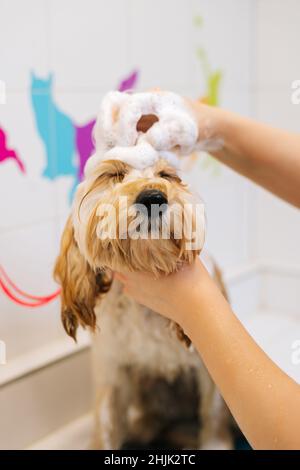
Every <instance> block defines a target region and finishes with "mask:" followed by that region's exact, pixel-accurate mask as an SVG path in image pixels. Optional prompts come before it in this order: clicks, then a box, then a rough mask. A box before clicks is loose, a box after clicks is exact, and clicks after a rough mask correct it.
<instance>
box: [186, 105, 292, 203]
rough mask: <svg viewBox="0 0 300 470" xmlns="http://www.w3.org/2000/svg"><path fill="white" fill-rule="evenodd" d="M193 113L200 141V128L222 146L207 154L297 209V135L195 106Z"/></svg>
mask: <svg viewBox="0 0 300 470" xmlns="http://www.w3.org/2000/svg"><path fill="white" fill-rule="evenodd" d="M194 110H195V112H196V115H197V118H198V124H199V133H200V139H201V132H202V129H203V128H204V129H205V131H204V132H205V135H204V136H203V137H204V138H210V139H211V138H212V139H216V140H218V141H220V143H221V145H222V146H221V148H219V149H218V150H216V151H212V152H211V153H212V154H213V155H214V156H215V157H216V158H217V159H218V160H220V161H221V162H222V163H224V164H226V165H228V166H229V167H231V168H233V169H234V170H235V171H237V172H239V173H240V174H242V175H244V176H246V177H248V178H250V179H252V180H253V181H254V182H256V183H258V184H260V185H261V186H263V187H265V188H266V189H268V190H269V191H271V192H273V193H274V194H276V195H278V196H279V197H282V198H283V199H285V200H286V201H288V202H290V203H291V204H294V205H295V206H297V207H300V135H298V134H293V133H289V132H285V131H283V130H279V129H274V128H272V127H270V126H267V125H265V124H261V123H259V122H256V121H253V120H251V119H247V118H244V117H241V116H239V115H237V114H235V113H232V112H229V111H225V110H223V109H220V108H212V107H209V106H206V105H203V104H199V103H195V104H194Z"/></svg>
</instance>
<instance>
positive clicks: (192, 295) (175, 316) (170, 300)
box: [115, 259, 216, 328]
mask: <svg viewBox="0 0 300 470" xmlns="http://www.w3.org/2000/svg"><path fill="white" fill-rule="evenodd" d="M115 278H116V279H118V280H119V281H121V283H122V284H123V286H124V293H125V294H126V295H128V296H130V297H132V298H133V299H135V300H136V301H137V302H138V303H140V304H142V305H145V306H146V307H148V308H150V309H151V310H153V311H155V312H157V313H160V314H161V315H163V316H165V317H167V318H169V319H171V320H173V321H175V322H176V323H179V324H180V325H181V326H182V327H183V328H184V327H185V326H187V327H188V324H189V321H188V320H189V318H188V317H189V313H190V312H192V311H195V308H196V309H197V310H199V309H200V310H201V303H202V301H201V299H202V297H203V295H204V296H205V295H208V292H210V287H211V286H212V285H213V286H214V287H215V285H214V282H213V280H212V279H211V278H210V276H209V274H208V272H207V271H206V269H205V268H204V266H203V265H202V263H201V261H200V260H199V259H197V260H196V261H195V262H194V263H193V264H191V265H184V266H182V268H181V269H180V270H179V271H178V272H176V273H173V274H170V275H168V276H164V275H161V276H160V277H159V278H155V277H154V276H153V275H151V274H148V273H141V272H122V273H115ZM215 288H216V287H215Z"/></svg>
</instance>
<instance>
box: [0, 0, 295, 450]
mask: <svg viewBox="0 0 300 470" xmlns="http://www.w3.org/2000/svg"><path fill="white" fill-rule="evenodd" d="M16 11H17V12H18V14H17V15H16ZM0 15H1V19H2V21H1V29H0V79H2V80H5V82H6V85H7V104H6V105H0V127H3V128H5V130H6V131H7V134H8V135H9V144H10V145H9V146H10V147H13V148H16V149H17V150H18V152H19V153H20V155H21V156H22V159H23V160H24V162H25V164H26V167H27V170H28V171H27V175H26V176H25V177H24V176H23V175H21V174H20V172H19V171H18V169H17V167H16V166H15V165H14V164H13V162H6V163H4V164H0V190H1V199H0V211H1V212H0V213H1V218H0V255H1V259H0V262H1V264H3V265H4V267H5V268H6V269H7V271H8V272H9V274H10V275H11V277H12V278H13V280H14V281H15V282H16V283H17V284H18V285H19V286H20V287H21V288H23V289H24V290H27V291H28V292H32V293H36V294H38V295H39V294H40V295H42V294H48V293H49V292H52V291H53V290H54V289H55V288H56V286H55V284H54V282H53V281H52V278H51V270H52V267H53V262H54V259H55V256H56V254H57V252H58V245H59V237H60V233H61V230H62V227H63V224H64V221H65V218H66V216H67V213H68V211H69V205H68V199H67V196H68V192H69V189H70V185H71V180H70V178H68V177H61V178H59V179H58V180H56V181H54V182H53V181H47V180H45V179H44V178H41V172H42V170H43V168H44V166H45V163H46V159H45V153H44V148H43V145H42V142H41V140H40V138H39V136H38V134H37V130H36V127H35V123H34V117H33V111H32V107H31V103H30V90H29V88H30V71H31V70H34V71H35V73H36V74H39V75H41V76H47V74H48V73H49V72H53V74H54V96H55V101H56V103H57V104H58V105H59V107H60V108H61V109H62V110H63V111H64V112H65V113H67V114H68V115H70V116H72V119H73V120H74V121H75V122H76V123H77V124H78V123H82V124H83V123H85V122H87V121H88V120H89V119H90V118H91V117H93V116H95V114H96V112H97V109H98V107H99V102H100V99H101V96H102V95H103V94H104V93H105V92H106V91H108V90H109V89H112V88H114V87H115V86H116V84H117V83H118V81H119V80H120V79H121V78H122V77H124V76H126V75H127V74H128V73H130V71H131V70H132V69H133V68H138V69H139V71H140V80H139V83H138V88H139V89H145V88H149V87H152V86H157V85H159V86H161V87H162V88H165V89H172V90H174V91H177V92H179V93H183V94H186V95H189V96H192V97H195V98H196V97H199V96H201V95H202V94H203V92H204V85H205V84H204V79H203V74H202V71H201V67H200V65H199V61H198V59H197V57H196V48H197V47H198V46H202V47H204V48H205V49H206V51H207V54H208V58H209V60H210V62H211V64H212V67H213V68H216V69H219V68H220V69H221V70H222V71H223V74H224V76H223V80H222V87H221V93H220V104H221V105H222V106H224V107H226V108H229V109H232V110H234V111H237V112H240V113H242V114H244V115H249V116H254V117H257V118H259V119H261V120H263V121H266V122H269V123H271V124H273V125H277V126H280V127H285V128H287V129H290V130H294V131H296V132H299V127H300V105H299V106H295V105H292V104H291V102H290V95H291V82H292V81H293V80H295V79H299V78H300V77H299V74H300V33H299V24H300V3H299V2H298V1H297V0H285V1H284V2H283V1H281V0H152V1H149V0H110V1H105V0H85V1H83V0H60V1H58V0H27V1H26V2H21V1H20V0H0ZM196 15H201V17H203V26H202V27H201V28H200V29H197V28H195V26H194V24H193V19H194V17H195V16H196ZM270 146H272V143H271V142H270ZM187 179H188V180H189V181H190V182H191V183H192V184H193V186H194V187H195V188H196V190H197V191H198V192H199V193H200V194H201V196H202V197H203V198H204V200H205V203H206V209H207V217H208V238H207V247H208V249H209V251H211V252H212V253H213V254H214V256H215V257H216V259H217V261H218V262H219V263H220V265H221V267H222V268H223V269H224V271H225V274H226V275H227V277H228V278H229V279H232V278H234V279H235V280H236V281H235V284H234V286H233V288H232V292H233V296H234V299H235V303H234V305H235V306H236V309H237V313H241V312H242V311H244V307H245V304H246V307H247V308H246V310H245V311H246V312H247V315H249V313H250V311H251V312H252V311H253V310H254V309H255V308H256V306H257V304H258V303H260V307H264V308H268V307H269V308H271V309H275V310H280V311H284V310H285V308H287V309H288V310H292V311H293V313H297V314H299V313H300V302H299V297H298V286H299V281H300V276H299V266H300V247H299V239H300V219H299V212H298V211H297V210H295V209H292V208H291V207H290V206H288V205H287V204H285V203H282V202H280V201H278V200H277V199H276V198H275V197H273V196H271V195H269V194H266V193H265V192H264V191H263V190H260V189H257V188H256V187H255V186H254V185H252V184H251V183H249V182H248V181H246V180H245V179H244V178H241V177H239V176H237V175H235V174H233V173H232V172H231V171H230V170H228V169H226V168H223V167H221V166H219V167H218V168H217V171H215V166H214V165H209V166H208V167H207V168H204V165H203V161H201V160H199V161H198V162H197V163H196V165H195V166H194V167H193V169H192V170H191V171H190V173H189V174H188V175H187ZM275 268H276V269H275ZM232 273H237V275H236V276H232ZM239 273H242V275H241V276H240V275H239ZM245 273H246V274H245ZM247 273H250V276H248V274H247ZM247 276H248V277H247ZM245 280H246V282H244V281H245ZM261 329H262V333H264V330H265V332H266V331H267V330H268V323H266V324H263V325H262V327H261ZM296 336H297V331H295V337H296ZM298 336H300V334H299V335H298ZM0 339H1V340H4V341H6V344H7V356H8V357H7V359H8V362H7V365H6V366H0V382H1V380H2V382H3V383H4V382H6V381H7V379H8V378H12V377H18V376H20V375H22V374H23V373H26V372H28V371H30V370H31V369H32V368H33V367H38V366H41V365H43V364H45V363H47V362H51V361H52V360H53V359H54V358H55V359H57V358H62V357H64V355H65V354H69V353H70V352H72V350H73V349H72V348H73V346H72V343H71V340H69V339H68V338H67V337H66V335H65V334H64V332H63V331H62V328H61V325H60V320H59V303H58V302H53V303H52V304H49V305H48V306H47V307H43V308H41V309H36V310H35V311H33V310H28V309H24V308H23V307H18V306H16V305H14V304H13V303H11V302H10V301H9V300H8V299H7V298H5V297H4V296H3V295H1V297H0ZM84 344H85V343H84ZM75 362H76V361H75ZM75 362H74V363H73V366H72V368H69V369H68V370H69V374H74V373H78V370H77V369H76V367H77V366H76V364H75ZM85 364H86V367H87V366H88V361H87V359H86V363H85ZM81 366H82V365H81ZM26 383H27V382H26ZM45 383H47V380H46V379H45ZM28 387H29V396H30V394H31V393H34V396H35V399H36V400H38V399H39V398H38V397H39V394H41V393H46V390H47V387H43V389H42V390H40V389H38V388H35V386H34V385H32V384H31V382H30V381H29V382H28ZM30 387H33V388H32V389H31V388H30ZM5 390H6V391H5V397H6V399H7V400H8V401H7V404H8V409H9V406H10V405H9V397H12V396H14V397H15V399H17V398H16V397H20V396H23V395H24V394H23V393H22V392H18V393H17V392H16V391H15V392H14V395H13V393H7V389H5ZM66 390H67V388H66ZM67 392H68V393H69V390H68V391H67ZM49 394H51V387H49ZM71 396H72V394H71V395H70V394H69V395H68V398H69V399H70V400H72V398H71ZM22 403H23V402H22ZM47 403H48V404H47V406H48V407H51V406H54V411H53V412H54V413H55V405H53V403H52V405H51V404H50V402H47ZM87 403H88V401H87V399H86V402H85V406H86V407H87V406H88V405H87ZM41 406H42V405H41ZM74 406H76V405H74ZM22 407H23V410H24V413H25V415H24V416H23V421H24V422H26V420H28V419H30V420H31V421H30V422H31V423H32V418H31V417H32V415H34V413H35V412H36V413H37V415H38V413H40V410H39V409H38V407H37V408H36V410H35V411H34V410H32V409H31V408H30V407H29V408H28V409H30V415H26V409H25V408H26V403H25V404H24V405H22ZM22 407H21V408H22ZM11 408H12V409H13V408H14V403H13V402H12V403H11ZM18 409H20V408H18ZM58 409H59V410H60V411H59V413H58V414H60V419H59V421H55V420H54V421H53V422H52V429H53V426H55V422H56V423H58V422H59V424H61V423H62V418H61V417H62V416H64V419H65V420H68V419H71V414H70V413H69V414H68V415H63V413H62V409H63V407H58ZM83 409H84V406H83V405H82V402H81V405H80V410H81V411H82V410H83ZM39 416H40V415H39ZM7 419H8V420H10V416H7ZM46 419H47V414H46V415H45V420H46ZM32 426H34V424H32ZM39 429H40V428H39ZM42 429H43V432H41V431H35V432H32V433H31V436H32V439H33V438H34V435H37V433H38V432H40V435H42V434H41V433H46V432H47V429H48V430H49V429H50V428H49V426H48V428H47V426H45V423H43V426H42ZM21 434H22V436H23V435H24V433H21ZM14 439H15V440H14ZM0 441H1V436H0ZM4 441H5V442H7V443H9V442H10V443H11V445H12V446H13V445H15V444H14V443H15V442H19V443H21V444H20V445H26V444H28V440H27V441H26V437H24V436H23V437H22V438H20V439H19V441H18V438H17V437H11V440H10V438H9V439H7V436H5V440H3V442H4ZM0 446H1V442H0Z"/></svg>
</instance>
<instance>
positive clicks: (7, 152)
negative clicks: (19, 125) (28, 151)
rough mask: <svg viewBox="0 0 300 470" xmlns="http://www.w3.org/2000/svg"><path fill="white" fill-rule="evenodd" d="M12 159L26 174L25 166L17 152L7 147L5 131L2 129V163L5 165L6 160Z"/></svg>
mask: <svg viewBox="0 0 300 470" xmlns="http://www.w3.org/2000/svg"><path fill="white" fill-rule="evenodd" d="M9 158H12V159H13V160H15V162H16V164H17V165H18V167H19V168H20V170H21V171H22V173H25V166H24V163H23V162H22V161H21V159H20V158H19V157H18V155H17V153H16V152H15V150H12V149H9V148H8V147H7V145H6V134H5V132H4V130H3V129H1V128H0V163H3V162H4V161H5V160H8V159H9Z"/></svg>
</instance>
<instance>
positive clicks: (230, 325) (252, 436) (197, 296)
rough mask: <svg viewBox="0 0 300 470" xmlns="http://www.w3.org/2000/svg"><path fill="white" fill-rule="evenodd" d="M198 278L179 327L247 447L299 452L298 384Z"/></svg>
mask: <svg viewBox="0 0 300 470" xmlns="http://www.w3.org/2000/svg"><path fill="white" fill-rule="evenodd" d="M200 269H201V270H204V268H203V267H201V266H200ZM202 279H204V282H203V283H202V284H201V283H199V289H198V292H196V291H195V290H194V292H193V295H192V296H190V297H189V304H188V305H187V309H186V311H187V312H188V314H186V315H182V316H180V318H179V322H180V323H181V325H182V326H183V328H184V329H185V331H186V333H187V334H188V335H189V336H190V338H191V340H192V341H193V343H194V345H195V346H196V348H197V349H198V351H199V353H200V355H201V357H202V359H203V361H204V363H205V364H206V367H207V369H208V370H209V372H210V374H211V376H212V378H213V380H214V381H215V382H216V384H217V386H218V387H219V389H220V391H221V394H222V395H223V397H224V399H225V401H226V402H227V404H228V406H229V408H230V409H231V412H232V413H233V415H234V417H235V418H236V420H237V422H238V423H239V425H240V427H241V429H242V430H243V432H244V433H245V435H246V437H247V438H248V439H249V441H250V442H251V444H252V445H253V447H254V448H256V449H276V448H281V449H287V448H292V449H295V448H298V449H299V448H300V437H299V433H298V429H299V425H300V387H299V385H297V384H296V383H295V382H294V381H293V380H291V379H290V378H289V377H287V376H286V374H284V373H283V372H282V371H281V370H280V369H279V368H278V367H277V366H276V365H275V364H274V363H273V362H272V361H271V360H270V359H269V358H268V357H267V356H266V355H265V353H264V352H263V351H262V350H261V349H260V348H259V346H258V345H257V344H256V343H255V342H254V341H253V339H252V338H251V337H250V335H249V334H248V333H247V331H246V330H245V329H244V328H243V326H242V325H241V323H240V322H239V320H238V319H237V318H236V317H235V315H234V314H233V312H232V310H231V308H230V306H229V305H228V303H227V302H226V300H225V299H224V298H223V296H222V295H221V294H220V292H219V291H218V289H217V287H216V286H215V285H214V283H213V281H212V280H211V279H210V278H209V277H208V275H206V273H205V272H204V271H203V272H202Z"/></svg>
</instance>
